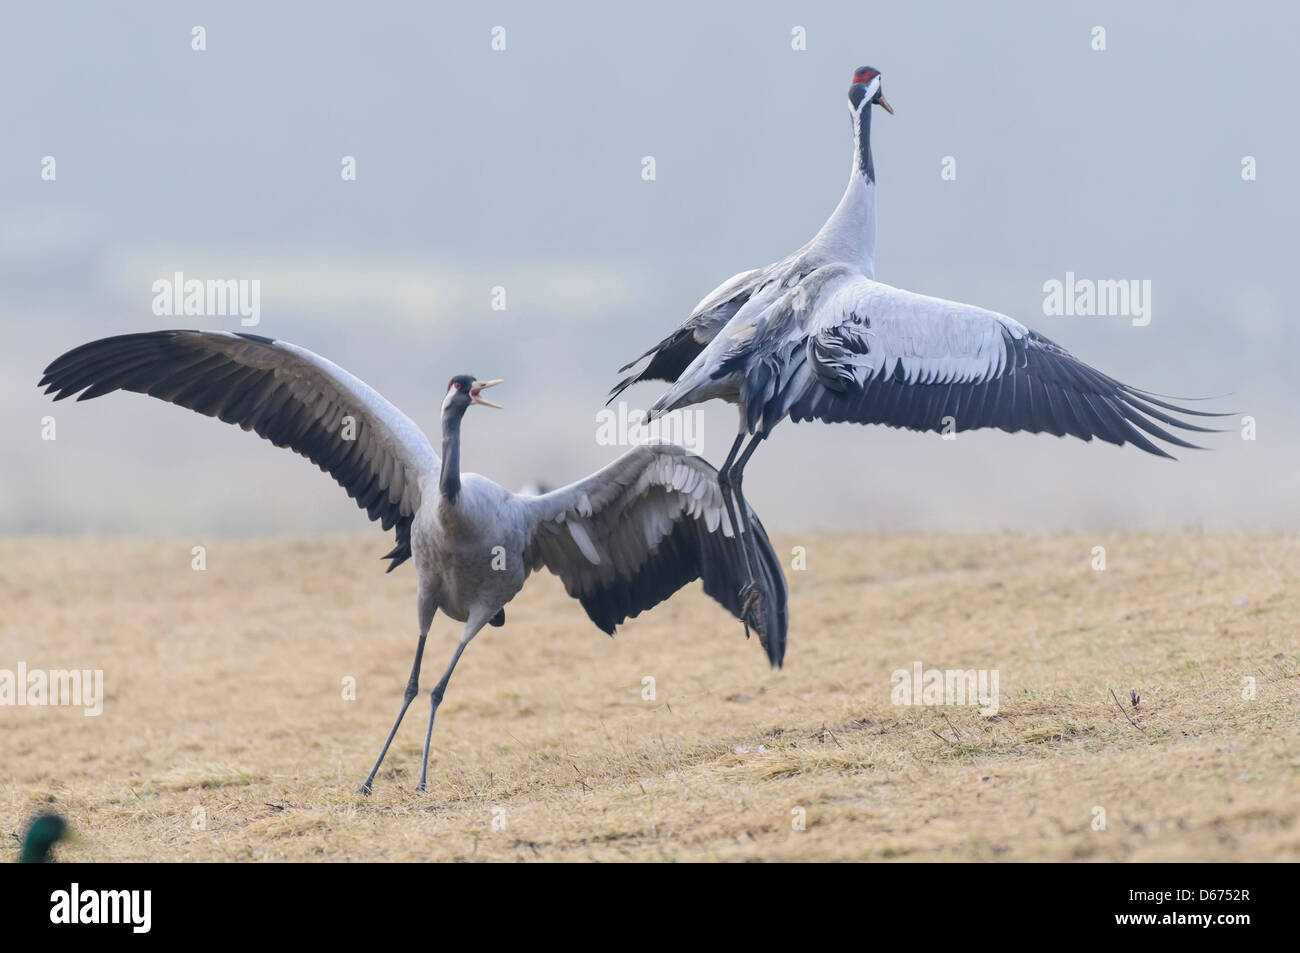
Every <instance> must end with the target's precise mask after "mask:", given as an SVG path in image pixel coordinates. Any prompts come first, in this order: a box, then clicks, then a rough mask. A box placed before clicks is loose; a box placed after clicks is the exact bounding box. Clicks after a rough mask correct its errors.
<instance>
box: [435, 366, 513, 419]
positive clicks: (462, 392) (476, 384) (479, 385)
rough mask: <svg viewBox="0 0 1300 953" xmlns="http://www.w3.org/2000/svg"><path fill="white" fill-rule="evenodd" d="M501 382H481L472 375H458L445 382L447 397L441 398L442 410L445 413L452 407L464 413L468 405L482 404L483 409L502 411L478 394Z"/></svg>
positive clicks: (497, 405)
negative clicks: (493, 408)
mask: <svg viewBox="0 0 1300 953" xmlns="http://www.w3.org/2000/svg"><path fill="white" fill-rule="evenodd" d="M500 383H501V381H500V380H499V379H498V380H494V381H481V380H479V379H478V378H476V377H475V376H474V375H473V374H459V375H457V376H456V377H453V378H452V379H451V380H449V381H448V382H447V396H446V397H445V398H443V401H442V409H443V410H444V411H447V410H449V409H451V408H453V407H455V408H456V409H458V410H459V411H460V412H461V413H464V412H465V411H466V409H468V407H469V406H470V404H482V405H483V406H484V407H495V408H496V409H497V410H504V409H505V408H504V407H502V406H501V405H500V404H494V403H492V401H490V400H484V399H483V397H482V396H481V395H480V392H481V391H483V390H486V389H487V388H489V387H496V386H497V385H498V384H500Z"/></svg>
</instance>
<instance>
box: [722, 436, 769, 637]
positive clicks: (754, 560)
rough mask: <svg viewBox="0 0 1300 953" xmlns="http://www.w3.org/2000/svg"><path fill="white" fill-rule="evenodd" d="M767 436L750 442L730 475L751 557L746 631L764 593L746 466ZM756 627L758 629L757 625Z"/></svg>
mask: <svg viewBox="0 0 1300 953" xmlns="http://www.w3.org/2000/svg"><path fill="white" fill-rule="evenodd" d="M766 436H767V435H766V434H764V433H758V434H755V435H754V439H753V440H751V441H750V442H749V446H748V447H746V448H745V451H744V453H742V454H741V455H740V459H739V460H737V461H736V463H735V466H734V467H733V468H732V472H731V474H730V481H731V483H732V484H733V485H734V486H735V491H736V502H737V505H738V507H739V509H740V519H741V523H742V525H743V526H744V528H745V533H744V539H743V541H742V543H741V547H742V549H744V548H748V549H749V550H750V555H748V556H746V558H745V567H746V569H748V570H749V582H748V583H746V585H745V587H744V588H743V589H741V590H740V597H741V610H740V612H741V617H742V618H743V619H744V620H745V628H746V630H748V628H749V617H750V612H751V611H753V610H756V609H758V608H760V607H761V605H762V601H763V596H764V593H763V590H762V588H761V587H760V586H759V585H758V583H757V582H755V581H754V571H753V569H752V567H753V566H757V565H761V563H760V562H759V554H758V543H757V542H756V541H755V540H754V528H753V525H752V524H751V522H750V518H749V504H748V503H746V502H745V490H744V481H745V464H747V463H748V462H749V458H750V457H751V456H753V454H754V451H755V450H757V449H758V445H759V444H760V443H762V442H763V440H764V438H765V437H766ZM755 627H757V624H756V626H755Z"/></svg>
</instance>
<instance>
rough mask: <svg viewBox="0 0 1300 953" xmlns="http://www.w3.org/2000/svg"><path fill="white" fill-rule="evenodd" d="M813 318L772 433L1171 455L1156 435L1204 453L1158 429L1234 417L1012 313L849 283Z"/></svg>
mask: <svg viewBox="0 0 1300 953" xmlns="http://www.w3.org/2000/svg"><path fill="white" fill-rule="evenodd" d="M815 312H816V313H815V314H814V315H813V316H812V319H811V320H810V321H808V322H807V323H806V324H805V325H804V326H803V328H802V329H801V330H800V331H799V333H798V334H797V336H795V337H794V338H793V339H792V340H790V341H789V342H788V344H787V345H786V346H785V347H784V348H783V350H784V353H783V354H782V355H781V359H780V361H779V363H780V365H781V368H780V373H779V375H777V376H778V379H779V383H777V384H776V385H775V386H774V387H773V386H771V385H769V387H770V388H771V389H770V390H769V391H768V392H767V393H766V394H764V395H763V398H764V399H763V405H764V406H763V407H762V417H763V420H764V423H765V425H766V426H770V425H773V424H775V422H776V421H777V420H780V419H781V416H783V415H784V414H785V413H789V414H790V417H791V419H792V420H795V421H801V420H813V419H816V420H824V421H827V422H830V423H834V422H841V421H848V422H853V423H862V424H872V423H878V424H884V425H886V426H889V427H906V428H908V429H910V430H930V431H944V430H950V431H954V432H955V431H964V430H974V429H976V428H981V427H996V428H998V429H1000V430H1005V431H1008V432H1014V431H1021V430H1024V431H1029V432H1033V433H1043V432H1045V433H1051V434H1055V435H1056V436H1058V437H1059V436H1065V435H1066V434H1069V435H1071V436H1074V437H1078V438H1080V439H1081V440H1091V439H1092V438H1093V437H1097V438H1098V439H1100V440H1104V441H1107V442H1108V443H1114V444H1124V443H1132V444H1134V445H1135V446H1137V447H1140V448H1141V449H1143V450H1145V451H1147V452H1148V453H1153V454H1157V455H1159V456H1164V457H1169V456H1170V454H1169V453H1168V452H1167V451H1165V450H1164V449H1163V448H1162V447H1161V446H1159V445H1157V444H1156V443H1154V442H1153V441H1152V440H1151V439H1148V438H1149V437H1154V438H1156V439H1157V440H1162V441H1165V442H1166V443H1170V444H1173V445H1175V446H1179V447H1195V446H1196V445H1195V444H1192V443H1189V442H1187V441H1186V440H1184V439H1182V438H1181V437H1178V436H1176V435H1175V434H1173V433H1170V432H1169V431H1168V430H1166V429H1165V428H1164V427H1162V426H1160V424H1166V425H1168V426H1170V427H1175V428H1178V429H1181V430H1186V431H1197V432H1201V433H1208V432H1212V428H1207V427H1201V426H1197V425H1195V424H1192V423H1189V422H1187V421H1186V420H1183V419H1181V418H1180V417H1178V416H1175V415H1176V414H1182V415H1190V416H1196V417H1217V416H1225V415H1223V414H1211V413H1205V412H1203V411H1196V410H1191V409H1188V408H1186V407H1181V406H1179V405H1177V404H1172V403H1168V402H1166V401H1164V400H1162V399H1160V398H1158V397H1157V396H1155V395H1153V394H1150V393H1148V392H1146V391H1143V390H1139V389H1137V388H1135V387H1130V386H1128V385H1127V384H1123V383H1120V382H1119V381H1117V380H1115V379H1114V378H1111V377H1108V376H1107V375H1105V374H1103V373H1102V372H1101V371H1098V370H1096V369H1095V368H1093V367H1090V366H1089V365H1087V364H1085V363H1084V362H1083V361H1080V360H1079V359H1078V358H1076V357H1074V356H1073V355H1072V354H1070V353H1069V352H1068V351H1066V350H1065V349H1064V348H1062V347H1060V346H1059V345H1057V344H1056V343H1054V342H1052V341H1050V340H1048V339H1047V338H1046V337H1044V336H1043V335H1041V334H1038V333H1036V332H1034V331H1031V330H1029V329H1028V328H1026V327H1025V326H1024V325H1022V324H1020V323H1019V322H1017V321H1014V320H1012V319H1011V318H1008V317H1006V316H1005V315H1001V314H997V313H995V312H992V311H985V310H984V309H982V308H976V307H972V306H971V305H965V304H959V303H957V302H953V301H945V300H942V299H939V298H930V297H927V296H925V295H918V294H913V293H911V292H907V291H900V290H899V289H897V288H892V287H890V286H888V285H882V284H880V283H878V282H875V281H871V280H869V279H866V278H862V277H854V278H851V279H849V280H847V281H843V282H840V283H839V284H838V286H837V287H835V288H834V289H833V290H830V291H829V292H828V294H827V295H826V297H825V298H823V299H822V300H820V301H819V302H818V304H817V306H816V308H815ZM751 416H753V415H752V413H751ZM1198 449H1199V448H1198Z"/></svg>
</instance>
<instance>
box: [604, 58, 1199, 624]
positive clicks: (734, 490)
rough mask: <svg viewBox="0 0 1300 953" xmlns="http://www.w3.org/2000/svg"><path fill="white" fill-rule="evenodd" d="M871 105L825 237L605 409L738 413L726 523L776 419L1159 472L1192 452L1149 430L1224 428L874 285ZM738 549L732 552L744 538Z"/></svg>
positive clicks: (750, 275)
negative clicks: (978, 441) (1008, 437)
mask: <svg viewBox="0 0 1300 953" xmlns="http://www.w3.org/2000/svg"><path fill="white" fill-rule="evenodd" d="M872 105H878V106H881V107H882V108H884V109H886V110H888V111H889V112H890V113H892V112H893V109H891V108H890V106H889V104H888V103H887V102H886V101H885V98H884V94H883V92H882V91H881V75H880V71H879V70H876V69H873V68H871V67H868V66H864V67H862V68H861V69H859V70H857V71H855V72H854V74H853V81H852V84H851V85H850V86H849V113H850V115H851V117H852V120H853V165H852V169H851V171H850V173H849V184H848V188H847V189H846V190H845V192H844V197H843V198H842V199H841V200H840V203H839V205H838V206H837V207H836V209H835V211H834V212H833V213H832V215H831V217H830V218H829V219H827V221H826V224H825V225H823V226H822V228H821V230H820V231H819V232H818V233H817V234H816V235H815V236H814V237H813V239H812V240H811V241H810V242H808V244H806V245H804V246H803V247H802V248H800V249H799V250H798V251H796V252H794V253H793V254H791V255H789V256H787V257H786V258H783V259H781V260H780V261H778V262H776V263H774V264H771V265H768V266H767V267H766V268H758V269H755V270H753V271H747V272H743V273H741V274H739V275H736V276H734V277H732V278H730V279H728V280H727V281H726V282H724V283H723V284H722V285H721V286H719V287H718V288H717V289H715V290H714V291H713V292H711V293H710V294H708V295H706V296H705V298H704V300H703V301H702V302H700V304H699V305H698V306H697V307H696V309H695V310H694V311H693V312H692V313H691V315H690V317H688V318H687V319H686V321H685V322H683V323H682V324H681V325H680V326H679V327H678V328H677V329H676V330H675V331H673V332H672V334H670V335H669V336H668V337H666V338H664V339H663V340H662V341H660V342H659V343H658V344H656V345H655V346H654V347H652V348H651V349H650V350H648V351H646V352H645V353H644V354H642V355H641V357H638V358H637V359H636V360H634V361H632V362H631V363H630V364H627V365H625V366H624V367H622V368H620V371H628V370H630V369H631V368H633V367H635V366H636V365H637V364H639V363H640V362H641V361H642V360H643V359H645V358H647V357H648V358H649V361H647V362H646V364H645V365H644V366H643V367H642V369H641V370H640V371H638V372H636V373H633V374H631V375H629V376H627V377H625V378H623V379H622V380H621V381H619V383H618V384H616V385H615V387H614V388H613V390H612V392H611V396H610V399H611V400H613V399H614V398H615V397H617V396H618V395H619V394H620V393H622V392H623V390H625V389H626V388H627V387H629V386H631V385H632V384H634V383H636V382H638V381H643V380H662V381H668V382H669V384H670V386H669V388H668V390H667V392H665V393H664V394H663V395H662V396H661V397H660V398H659V399H658V400H657V401H655V403H654V404H653V405H652V406H651V407H650V409H649V411H648V412H647V415H646V421H647V422H649V421H651V420H654V419H655V418H656V417H659V416H661V415H663V414H666V413H668V412H670V411H673V410H676V409H678V408H681V407H685V406H688V405H690V404H697V403H703V402H705V401H708V400H712V399H714V398H719V399H722V400H724V401H727V402H729V403H733V404H736V405H737V408H738V410H739V416H740V421H739V428H738V433H737V435H736V439H735V442H734V443H733V444H732V446H731V451H730V452H729V453H728V454H727V458H726V461H725V462H724V463H723V465H722V468H721V470H719V472H718V480H719V483H720V484H721V486H722V491H723V494H724V496H725V498H726V504H727V506H728V507H731V506H732V500H733V497H734V500H735V502H736V504H737V505H738V506H739V510H740V513H741V521H742V523H743V521H744V520H745V519H746V514H747V513H748V508H747V506H746V504H745V497H744V492H743V489H742V480H743V478H744V469H745V465H746V464H747V463H748V462H749V459H750V457H751V456H753V454H754V451H755V450H756V449H757V448H758V445H759V444H760V443H761V442H762V441H763V440H765V439H766V438H767V437H768V436H769V435H770V434H771V432H772V428H773V427H775V426H776V425H777V424H778V423H780V422H781V421H782V420H784V419H785V418H786V417H789V418H790V419H791V420H793V421H795V422H796V423H797V422H800V421H806V420H820V421H823V422H826V423H836V422H850V423H860V424H884V425H885V426H887V427H903V428H907V429H909V430H918V431H935V432H942V431H946V430H950V431H951V432H959V431H965V430H973V429H976V428H983V427H996V428H998V429H1001V430H1005V431H1007V432H1016V431H1022V430H1023V431H1029V432H1032V433H1041V432H1047V433H1052V434H1055V435H1057V436H1058V437H1059V436H1064V435H1066V434H1070V435H1071V436H1075V437H1078V438H1080V439H1082V440H1091V439H1092V438H1093V437H1097V438H1098V439H1100V440H1104V441H1106V442H1108V443H1113V444H1124V443H1132V444H1134V445H1136V446H1137V447H1139V448H1141V449H1142V450H1145V451H1147V452H1148V453H1153V454H1157V455H1160V456H1165V457H1168V456H1170V454H1169V453H1168V452H1166V451H1165V450H1164V449H1162V448H1161V447H1160V446H1158V445H1157V444H1156V443H1153V442H1152V440H1150V439H1148V435H1149V436H1150V437H1155V438H1157V439H1159V440H1164V441H1166V442H1168V443H1171V444H1173V445H1175V446H1179V447H1194V445H1193V444H1191V443H1188V442H1187V441H1185V440H1183V439H1181V438H1180V437H1177V436H1175V435H1174V434H1171V433H1170V432H1168V431H1167V430H1165V429H1164V428H1163V427H1161V426H1160V425H1159V423H1156V421H1159V422H1160V423H1164V424H1167V425H1169V426H1173V427H1177V428H1180V429H1182V430H1189V431H1198V432H1202V433H1205V432H1210V428H1206V427H1200V426H1197V425H1195V424H1192V423H1189V422H1187V421H1184V420H1181V419H1179V418H1178V417H1175V416H1173V415H1171V413H1169V412H1170V411H1172V412H1173V413H1175V414H1187V415H1194V416H1198V417H1217V416H1224V415H1221V414H1211V413H1205V412H1203V411H1195V410H1189V409H1187V408H1185V407H1181V406H1178V405H1177V404H1172V403H1168V402H1166V401H1164V400H1162V399H1160V398H1159V396H1158V395H1154V394H1151V393H1149V392H1147V391H1143V390H1139V389H1137V388H1134V387H1130V386H1128V385H1127V384H1122V383H1120V382H1119V381H1117V380H1114V379H1113V378H1111V377H1108V376H1106V375H1105V374H1103V373H1102V372H1100V371H1098V370H1095V369H1094V368H1092V367H1090V366H1089V365H1087V364H1085V363H1084V362H1083V361H1080V360H1079V359H1077V358H1075V357H1074V356H1073V355H1071V354H1070V353H1069V352H1068V351H1066V350H1065V349H1064V348H1063V347H1060V346H1059V345H1057V344H1055V343H1054V342H1052V341H1050V340H1048V339H1047V338H1046V337H1044V336H1043V335H1041V334H1039V333H1037V332H1036V331H1031V330H1030V329H1029V328H1027V327H1025V326H1024V325H1023V324H1021V323H1020V322H1018V321H1016V320H1014V319H1013V318H1009V317H1007V316H1006V315H1003V314H998V313H996V312H993V311H986V310H984V309H983V308H977V307H975V306H973V305H968V304H961V303H959V302H956V301H946V300H943V299H940V298H931V297H927V296H925V295H920V294H915V293H913V292H911V291H904V290H902V289H899V288H893V287H891V286H889V285H886V284H881V283H880V282H878V281H875V280H874V271H873V259H874V254H875V244H876V211H875V194H876V191H875V190H876V183H875V166H874V164H873V162H872V158H871V107H872ZM747 437H748V439H749V443H748V445H744V444H745V440H746V438H747ZM742 445H744V449H743V450H742ZM728 512H730V509H729V510H728ZM740 543H741V548H742V549H743V548H744V537H743V535H742V537H741V539H740ZM754 560H755V554H753V553H751V554H749V555H747V556H745V564H746V566H747V567H749V568H753V566H754ZM763 594H764V591H763V587H762V584H761V581H759V580H758V579H757V577H756V576H754V575H751V576H749V579H748V582H747V583H746V585H745V587H744V589H743V590H742V593H741V596H742V599H743V605H745V606H750V605H753V604H754V603H755V602H758V601H761V599H762V597H763Z"/></svg>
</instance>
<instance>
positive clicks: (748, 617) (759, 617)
mask: <svg viewBox="0 0 1300 953" xmlns="http://www.w3.org/2000/svg"><path fill="white" fill-rule="evenodd" d="M740 621H741V624H742V625H744V627H745V638H749V629H750V626H753V627H754V628H755V629H757V630H758V631H759V632H762V631H763V590H762V589H760V588H759V587H758V585H757V584H756V583H752V582H750V583H746V584H745V586H744V587H743V588H742V589H741V590H740Z"/></svg>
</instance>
